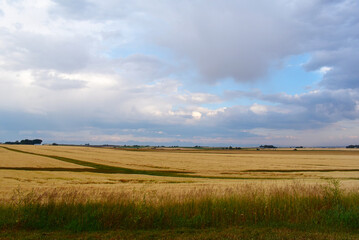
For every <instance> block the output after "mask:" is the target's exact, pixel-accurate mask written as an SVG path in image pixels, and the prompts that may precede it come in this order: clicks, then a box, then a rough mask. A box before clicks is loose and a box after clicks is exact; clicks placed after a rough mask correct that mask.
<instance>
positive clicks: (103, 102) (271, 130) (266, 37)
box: [0, 0, 359, 146]
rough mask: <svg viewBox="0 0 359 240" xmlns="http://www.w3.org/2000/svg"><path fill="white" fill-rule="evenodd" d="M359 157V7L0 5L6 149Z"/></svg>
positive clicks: (286, 3)
mask: <svg viewBox="0 0 359 240" xmlns="http://www.w3.org/2000/svg"><path fill="white" fill-rule="evenodd" d="M25 138H30V139H34V138H41V139H43V140H44V143H54V142H56V143H74V144H85V143H90V144H121V145H122V144H130V145H131V144H140V145H165V146H171V145H178V146H194V145H201V146H258V145H262V144H272V145H276V146H345V145H349V144H359V2H358V1H356V0H273V1H267V0H255V1H244V0H227V1H218V0H181V1H173V0H151V1H148V0H132V1H127V0H77V1H72V0H0V142H5V141H15V140H21V139H25Z"/></svg>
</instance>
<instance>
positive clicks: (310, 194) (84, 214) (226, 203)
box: [0, 181, 359, 231]
mask: <svg viewBox="0 0 359 240" xmlns="http://www.w3.org/2000/svg"><path fill="white" fill-rule="evenodd" d="M256 224H257V225H277V226H289V225H293V226H294V225H296V226H304V227H315V226H318V225H319V226H324V227H340V228H346V229H348V230H350V229H358V228H359V194H358V192H354V191H343V190H342V189H341V188H340V184H339V182H337V181H332V182H330V183H329V184H328V185H326V186H319V185H317V186H304V185H300V184H294V185H290V186H286V187H271V188H270V189H265V188H258V187H251V186H249V185H248V186H245V187H242V188H238V189H229V190H227V191H222V192H219V191H215V190H213V189H212V190H210V189H202V190H200V189H199V190H195V191H192V192H188V193H185V194H181V195H166V194H164V195H158V194H157V193H152V194H143V195H142V196H138V195H136V194H133V195H128V194H125V193H123V194H121V193H117V194H104V195H102V196H101V197H100V198H97V199H93V200H91V199H90V198H88V196H87V195H84V194H81V193H79V192H76V191H71V192H59V191H57V190H56V189H55V190H54V191H53V192H50V193H43V194H36V193H34V192H32V193H27V194H23V193H22V192H21V191H17V192H16V193H15V194H14V197H13V199H12V201H10V202H6V203H2V204H0V228H20V229H43V230H45V229H46V230H57V229H69V230H72V231H91V230H114V229H171V228H208V227H229V226H240V225H256Z"/></svg>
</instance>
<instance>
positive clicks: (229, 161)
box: [0, 145, 359, 199]
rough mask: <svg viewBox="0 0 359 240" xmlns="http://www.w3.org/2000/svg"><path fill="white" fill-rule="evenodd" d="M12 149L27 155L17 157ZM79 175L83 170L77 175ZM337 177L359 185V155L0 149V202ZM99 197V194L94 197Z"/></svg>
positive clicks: (346, 183)
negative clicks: (20, 196) (19, 196)
mask: <svg viewBox="0 0 359 240" xmlns="http://www.w3.org/2000/svg"><path fill="white" fill-rule="evenodd" d="M3 147H7V148H9V149H15V150H21V151H26V152H27V153H21V152H14V151H10V150H8V149H6V148H3ZM29 153H35V154H42V155H51V156H57V157H65V158H71V159H75V160H81V161H85V162H90V163H98V164H103V165H107V166H115V167H122V168H126V169H136V170H148V171H154V172H156V171H176V172H182V173H183V174H182V173H181V174H182V175H185V177H183V176H182V175H181V176H176V175H174V176H156V174H154V175H147V174H126V173H102V172H91V171H86V169H91V167H87V166H82V165H78V164H74V163H69V162H64V161H61V160H57V159H54V158H50V157H45V156H39V155H33V154H29ZM79 170H81V171H79ZM329 178H337V179H339V180H340V181H341V183H342V185H343V186H345V187H350V188H353V187H354V188H356V187H357V186H359V181H358V180H359V151H347V150H344V149H335V150H316V149H311V150H298V151H293V150H292V149H284V150H276V151H274V150H261V151H253V150H193V149H172V150H171V149H145V150H121V149H114V148H94V147H74V146H20V145H0V198H1V199H8V198H10V197H11V195H12V193H13V192H14V190H16V189H18V188H21V189H24V190H26V191H29V190H31V189H36V191H48V190H51V189H54V188H61V189H76V190H81V191H85V192H116V191H121V192H126V191H129V192H131V191H139V192H164V193H168V194H173V193H179V192H183V191H192V190H193V189H198V188H203V187H207V188H208V187H209V188H215V189H228V188H231V187H234V188H235V187H238V185H243V184H258V185H261V186H263V185H283V184H288V183H293V182H296V181H300V182H304V183H307V184H313V183H314V184H317V183H324V182H325V181H326V179H329ZM93 196H95V195H93Z"/></svg>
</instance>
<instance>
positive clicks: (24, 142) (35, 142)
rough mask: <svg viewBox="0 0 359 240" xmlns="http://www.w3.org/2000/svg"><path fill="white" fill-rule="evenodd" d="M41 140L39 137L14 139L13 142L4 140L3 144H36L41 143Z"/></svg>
mask: <svg viewBox="0 0 359 240" xmlns="http://www.w3.org/2000/svg"><path fill="white" fill-rule="evenodd" d="M41 143H42V140H41V139H33V140H30V139H24V140H21V141H15V142H5V144H19V145H38V144H41Z"/></svg>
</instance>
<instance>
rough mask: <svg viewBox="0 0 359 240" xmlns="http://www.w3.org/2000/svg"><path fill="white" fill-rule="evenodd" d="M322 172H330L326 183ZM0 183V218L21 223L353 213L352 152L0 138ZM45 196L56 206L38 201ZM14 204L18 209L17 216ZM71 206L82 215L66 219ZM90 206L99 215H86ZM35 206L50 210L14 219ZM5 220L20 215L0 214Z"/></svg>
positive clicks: (357, 160) (229, 220)
mask: <svg viewBox="0 0 359 240" xmlns="http://www.w3.org/2000/svg"><path fill="white" fill-rule="evenodd" d="M328 179H336V180H335V181H333V182H332V183H331V185H329V186H327V184H328ZM0 183H1V184H0V196H1V201H2V204H3V205H2V208H3V211H4V212H3V215H4V217H3V219H1V218H0V222H2V221H3V222H6V224H8V225H12V224H14V225H16V226H17V224H18V222H22V225H21V226H27V224H29V223H31V224H30V225H28V227H29V228H31V229H42V228H49V229H52V228H53V227H54V226H61V224H64V227H65V228H68V229H74V230H76V231H78V230H80V231H83V230H101V229H105V230H107V229H115V230H116V229H123V228H125V229H129V228H130V229H131V228H134V229H153V228H155V229H158V228H160V229H172V228H177V227H185V228H188V227H189V228H208V227H223V226H238V225H240V226H242V225H246V224H257V223H261V224H263V223H266V224H267V223H268V224H269V223H271V222H277V223H280V224H281V223H283V221H284V222H286V223H288V222H289V223H292V224H295V225H301V224H302V225H303V224H304V225H305V226H306V225H307V224H309V225H311V226H312V225H313V224H314V225H316V224H318V223H319V222H320V223H321V224H324V226H332V225H333V224H334V225H335V224H339V225H340V226H341V224H342V225H343V226H344V227H345V229H346V228H347V227H349V228H352V227H354V228H356V227H357V225H358V224H357V221H354V222H353V221H352V218H356V217H357V215H356V214H359V213H357V211H353V210H352V209H357V207H358V206H357V202H358V201H357V199H358V198H359V196H358V194H357V191H358V189H359V188H358V186H359V151H357V150H346V149H336V150H330V149H325V150H323V149H310V150H306V149H301V150H297V151H293V150H292V149H279V150H261V151H256V150H253V149H243V150H218V149H188V148H179V149H170V148H162V149H150V148H147V149H118V148H95V147H76V146H20V145H11V146H10V145H1V146H0ZM342 191H343V192H342ZM54 202H55V203H57V205H56V206H57V207H55V208H54V207H51V208H48V205H47V204H50V206H53V205H51V204H54ZM14 203H15V205H13V204H14ZM7 204H8V205H7ZM9 204H10V205H9ZM71 204H72V205H71ZM77 204H80V205H77ZM83 204H85V205H83ZM119 205H120V206H122V207H118V206H119ZM339 205H340V208H338V207H339ZM7 206H12V207H11V208H10V209H8V207H7ZM18 206H22V207H21V208H18ZM12 208H14V209H13V210H11V209H12ZM43 208H45V209H47V210H44V209H43ZM57 208H58V209H57ZM332 208H333V209H334V210H335V211H337V210H338V209H339V210H340V211H343V213H342V212H340V214H344V215H345V214H347V211H350V213H352V214H354V215H348V216H349V218H348V219H349V220H348V219H344V220H343V219H342V218H341V217H340V218H339V219H334V218H333V217H332V215H331V214H334V215H335V216H336V217H338V216H341V215H340V214H339V215H338V213H337V212H335V211H334V210H333V211H334V213H332V212H331V211H332ZM337 208H338V209H337ZM6 209H7V210H6ZM24 209H25V210H26V209H27V210H26V214H25V215H23V214H20V213H19V212H21V211H25V210H24ZM49 209H51V213H47V211H50V210H49ZM99 209H100V210H99ZM326 209H329V210H328V211H329V213H328V212H327V211H326ZM324 210H325V211H324ZM339 210H338V211H339ZM32 211H39V212H36V213H35V212H34V213H33V214H29V212H32ZM77 211H85V212H83V213H81V214H82V215H81V214H80V215H78V213H77ZM86 211H88V212H89V214H90V215H89V217H88V218H89V220H88V221H89V222H87V223H86V222H83V219H86V218H87V217H86ZM73 212H75V213H76V214H77V215H76V216H81V219H82V220H81V221H82V222H80V223H76V224H75V225H73V224H72V223H71V221H72V220H71V219H73V218H74V217H73V216H72V215H71V214H72V213H73ZM124 212H128V213H127V214H125V213H124ZM95 213H96V214H100V215H99V216H98V217H96V219H100V220H98V221H97V220H94V219H93V214H95ZM115 213H116V214H115ZM13 214H16V216H13ZM39 214H40V215H41V214H45V216H57V217H54V218H52V219H53V220H51V219H50V220H49V219H47V220H46V222H37V223H36V224H35V223H34V220H26V219H22V218H23V217H24V216H26V217H29V216H32V215H33V216H37V218H38V216H39ZM63 214H65V215H63ZM66 214H68V215H66ZM96 214H95V215H96ZM108 214H109V215H108ZM110 215H111V217H109V216H110ZM334 215H333V216H334ZM6 216H8V217H6ZM45 216H44V219H46V218H47V217H45ZM91 216H92V217H91ZM104 216H107V217H104ZM145 216H146V217H145ZM358 216H359V215H358ZM13 218H15V219H17V218H20V220H19V219H18V220H16V222H14V223H9V222H7V221H8V220H7V219H13ZM75 218H76V217H75ZM102 218H103V219H105V220H101V219H102ZM4 219H5V220H4ZM56 219H63V222H58V220H56ZM66 219H69V220H66ZM91 219H93V220H91ZM124 219H126V220H124ZM14 221H15V220H14ZM51 221H53V222H51ZM66 221H70V223H66ZM35 222H36V221H35ZM90 223H91V224H95V225H96V226H95V225H91V224H90ZM6 224H5V225H6ZM49 224H50V225H49ZM66 224H67V225H66ZM89 224H90V225H89ZM280 224H279V225H280ZM346 224H347V225H348V226H347V225H346ZM339 225H338V226H339ZM25 229H26V228H25ZM128 234H131V233H128ZM226 234H228V233H226ZM353 234H354V233H353ZM323 236H324V235H323ZM343 236H344V235H343ZM327 237H328V238H330V237H332V236H331V235H330V236H327ZM34 238H35V237H34ZM129 238H130V237H129ZM325 238H326V237H323V239H325ZM0 239H1V238H0ZM188 239H190V238H188ZM233 239H235V238H233ZM353 239H354V238H353Z"/></svg>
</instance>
